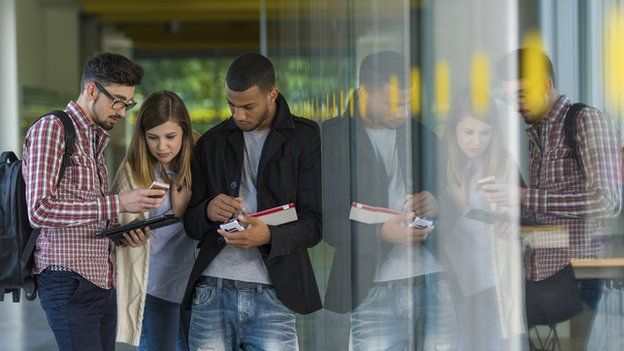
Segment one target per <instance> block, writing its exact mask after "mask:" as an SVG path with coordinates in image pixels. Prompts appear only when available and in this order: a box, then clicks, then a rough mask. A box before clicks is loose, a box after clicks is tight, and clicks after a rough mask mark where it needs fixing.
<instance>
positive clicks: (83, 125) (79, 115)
mask: <svg viewBox="0 0 624 351" xmlns="http://www.w3.org/2000/svg"><path fill="white" fill-rule="evenodd" d="M67 114H69V115H70V116H71V117H72V118H73V119H74V121H75V122H76V124H77V126H78V128H80V129H83V130H89V129H94V130H95V131H96V132H97V133H98V134H100V135H103V136H106V137H110V134H109V133H108V131H106V130H104V129H103V128H102V127H100V126H99V125H97V124H95V122H93V120H92V119H91V118H89V117H87V115H86V114H85V112H84V111H83V110H82V107H80V106H79V105H78V104H77V103H76V102H74V101H70V102H69V104H67Z"/></svg>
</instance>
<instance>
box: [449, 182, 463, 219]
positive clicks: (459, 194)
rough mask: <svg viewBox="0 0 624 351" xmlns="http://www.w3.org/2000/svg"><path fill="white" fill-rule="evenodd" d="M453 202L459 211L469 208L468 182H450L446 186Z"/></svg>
mask: <svg viewBox="0 0 624 351" xmlns="http://www.w3.org/2000/svg"><path fill="white" fill-rule="evenodd" d="M446 191H447V192H448V194H449V196H450V198H451V200H452V201H451V203H453V204H454V205H455V207H456V208H457V212H458V213H460V214H461V213H464V212H465V211H466V209H467V208H468V193H467V192H466V183H464V182H462V183H461V184H449V185H448V186H447V187H446Z"/></svg>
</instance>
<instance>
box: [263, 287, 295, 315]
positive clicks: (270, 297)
mask: <svg viewBox="0 0 624 351" xmlns="http://www.w3.org/2000/svg"><path fill="white" fill-rule="evenodd" d="M263 295H264V297H265V299H266V300H267V301H268V302H269V303H270V304H271V305H273V306H275V307H277V308H280V309H283V310H285V311H288V312H289V313H293V312H292V311H291V310H290V308H288V307H286V305H284V303H283V302H282V301H280V299H278V298H277V295H276V294H275V289H264V290H263Z"/></svg>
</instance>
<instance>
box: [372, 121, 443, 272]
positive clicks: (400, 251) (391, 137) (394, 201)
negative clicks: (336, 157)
mask: <svg viewBox="0 0 624 351" xmlns="http://www.w3.org/2000/svg"><path fill="white" fill-rule="evenodd" d="M366 134H368V137H369V138H370V140H371V143H372V144H373V148H374V149H375V155H376V157H377V158H379V159H380V160H381V161H382V162H383V164H384V166H385V167H386V172H387V174H388V178H389V179H390V185H389V188H388V207H389V208H391V209H393V210H401V209H402V207H403V204H404V203H405V197H406V196H407V187H406V184H405V179H404V177H403V170H402V167H401V165H400V164H399V157H398V153H397V147H403V145H397V144H396V135H397V131H396V130H395V129H388V128H379V129H371V128H366ZM439 270H440V268H439V266H438V264H437V262H436V259H435V257H434V256H433V255H432V254H431V252H429V250H428V249H427V248H426V247H425V246H423V245H420V244H415V245H412V246H405V245H394V247H393V248H392V250H391V251H390V252H389V253H388V255H387V256H386V258H385V260H384V261H383V262H382V263H381V265H379V266H378V267H377V270H376V273H375V282H384V281H391V280H398V279H405V278H410V277H416V276H419V275H423V274H429V273H434V272H437V271H439Z"/></svg>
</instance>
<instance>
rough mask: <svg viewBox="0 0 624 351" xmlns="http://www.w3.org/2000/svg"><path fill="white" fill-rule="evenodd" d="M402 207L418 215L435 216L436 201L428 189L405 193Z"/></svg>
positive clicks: (436, 211)
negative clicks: (409, 193) (410, 193)
mask: <svg viewBox="0 0 624 351" xmlns="http://www.w3.org/2000/svg"><path fill="white" fill-rule="evenodd" d="M404 209H405V210H407V211H410V212H414V213H415V214H416V216H418V217H435V216H437V214H438V201H436V199H435V198H434V197H433V195H431V193H430V192H428V191H421V192H419V193H416V194H414V195H407V197H406V202H405V206H404Z"/></svg>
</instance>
